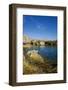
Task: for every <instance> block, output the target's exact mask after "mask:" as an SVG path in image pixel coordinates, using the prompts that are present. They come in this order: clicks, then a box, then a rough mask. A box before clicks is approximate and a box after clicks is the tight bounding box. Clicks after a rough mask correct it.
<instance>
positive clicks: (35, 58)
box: [23, 50, 57, 74]
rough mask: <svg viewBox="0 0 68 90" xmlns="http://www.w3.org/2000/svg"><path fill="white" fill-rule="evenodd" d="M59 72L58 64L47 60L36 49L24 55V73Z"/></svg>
mask: <svg viewBox="0 0 68 90" xmlns="http://www.w3.org/2000/svg"><path fill="white" fill-rule="evenodd" d="M44 73H57V65H56V64H54V63H50V62H49V61H48V59H47V58H45V60H44V59H43V57H42V56H41V55H40V54H39V53H38V51H36V50H30V51H28V52H27V53H26V54H25V55H24V60H23V74H44Z"/></svg>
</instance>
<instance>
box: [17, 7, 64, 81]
mask: <svg viewBox="0 0 68 90" xmlns="http://www.w3.org/2000/svg"><path fill="white" fill-rule="evenodd" d="M23 15H42V16H57V17H58V32H57V33H58V35H57V37H58V53H57V54H58V73H55V74H36V75H23V74H22V68H23V66H22V65H23V61H22V60H23V56H22V55H23V49H22V47H23V46H22V43H23V36H22V35H23V26H22V25H23V21H22V20H23ZM63 28H64V27H63V11H62V10H61V11H60V10H47V9H46V10H42V9H28V8H18V9H17V63H16V66H17V73H16V74H17V76H16V82H35V81H52V80H63V58H64V57H63V46H64V45H63Z"/></svg>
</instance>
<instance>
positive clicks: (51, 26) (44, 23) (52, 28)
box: [23, 15, 57, 40]
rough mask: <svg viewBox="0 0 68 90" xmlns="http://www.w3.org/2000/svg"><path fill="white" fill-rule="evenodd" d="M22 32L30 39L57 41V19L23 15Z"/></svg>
mask: <svg viewBox="0 0 68 90" xmlns="http://www.w3.org/2000/svg"><path fill="white" fill-rule="evenodd" d="M23 30H24V31H23V32H24V35H28V36H29V37H30V38H31V39H38V40H57V17H56V16H33V15H24V16H23Z"/></svg>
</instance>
